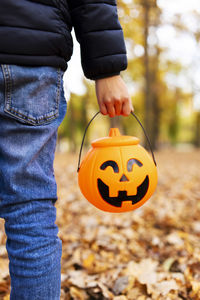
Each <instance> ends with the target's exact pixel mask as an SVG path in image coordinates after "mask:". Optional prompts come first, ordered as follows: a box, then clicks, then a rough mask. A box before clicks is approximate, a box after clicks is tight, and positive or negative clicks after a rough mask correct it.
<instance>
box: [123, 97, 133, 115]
mask: <svg viewBox="0 0 200 300" xmlns="http://www.w3.org/2000/svg"><path fill="white" fill-rule="evenodd" d="M133 110H134V109H133V106H132V103H131V101H130V99H128V100H126V101H124V102H123V105H122V115H123V116H129V115H130V113H131V111H133Z"/></svg>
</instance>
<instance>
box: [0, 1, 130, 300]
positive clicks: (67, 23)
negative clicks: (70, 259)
mask: <svg viewBox="0 0 200 300" xmlns="http://www.w3.org/2000/svg"><path fill="white" fill-rule="evenodd" d="M0 20H1V22H0V40H1V43H0V63H1V68H0V128H1V131H0V132H1V133H0V217H1V218H4V219H5V231H6V235H7V243H6V247H7V251H8V256H9V261H10V263H9V270H10V276H11V296H10V299H11V300H58V299H60V284H61V280H60V274H61V265H60V260H61V251H62V250H61V248H62V245H61V241H60V239H59V238H58V237H57V233H58V228H57V226H56V225H55V220H56V208H55V206H54V204H55V201H56V200H57V188H56V182H55V178H54V171H53V161H54V152H55V146H56V137H57V129H58V126H59V125H60V123H61V122H62V120H63V118H64V116H65V112H66V101H65V99H64V93H63V81H62V80H63V73H64V71H65V70H66V68H67V61H69V60H70V57H71V54H72V38H71V33H70V32H71V29H72V27H74V28H75V33H76V37H77V40H78V41H79V43H80V47H81V60H82V67H83V70H84V73H85V76H86V77H87V78H90V79H92V80H95V85H96V95H97V100H98V103H99V107H100V110H101V113H102V114H104V115H106V114H109V116H110V117H113V116H115V115H125V116H127V115H129V114H130V112H131V110H133V107H132V104H131V100H130V97H129V95H128V92H127V88H126V85H125V83H124V82H123V80H122V79H121V77H120V75H119V74H120V71H121V70H124V69H125V68H126V66H127V59H126V50H125V45H124V39H123V32H122V29H121V26H120V24H119V21H118V16H117V8H116V3H115V0H106V1H103V0H20V1H19V0H18V1H16V0H1V10H0Z"/></svg>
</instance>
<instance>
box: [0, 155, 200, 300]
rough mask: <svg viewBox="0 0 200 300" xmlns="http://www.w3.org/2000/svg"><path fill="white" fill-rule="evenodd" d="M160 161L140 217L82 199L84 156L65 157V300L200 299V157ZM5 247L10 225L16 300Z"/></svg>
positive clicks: (2, 265) (61, 161) (1, 246)
mask: <svg viewBox="0 0 200 300" xmlns="http://www.w3.org/2000/svg"><path fill="white" fill-rule="evenodd" d="M156 158H157V163H158V172H159V183H158V187H157V190H156V193H155V194H154V196H153V197H152V198H151V199H150V200H149V201H148V202H147V203H146V204H145V205H144V206H143V207H141V208H140V209H138V210H136V211H133V212H128V213H122V214H110V213H104V212H101V211H100V210H98V209H96V208H95V207H93V206H92V205H91V204H90V203H89V202H87V200H85V199H84V198H83V197H82V195H81V193H80V191H79V189H78V187H77V175H76V167H77V156H72V155H69V154H57V156H56V162H55V172H56V177H57V182H58V190H59V200H58V201H57V208H58V212H57V224H58V225H59V228H60V233H59V235H60V238H61V239H62V241H63V257H62V291H61V300H65V299H74V300H82V299H83V300H87V299H90V300H92V299H94V300H95V299H99V300H103V299H104V300H106V299H108V300H109V299H113V300H125V299H128V300H129V299H130V300H150V299H156V300H157V299H158V300H162V299H166V300H168V299H175V300H178V299H186V300H190V299H194V300H196V299H200V151H192V152H180V151H162V152H159V153H156ZM5 241H6V238H5V234H4V231H3V221H2V222H1V223H0V299H4V300H5V299H6V300H8V299H9V289H10V288H9V276H8V259H7V254H6V249H5ZM19 300H20V299H19ZM44 300H48V299H44Z"/></svg>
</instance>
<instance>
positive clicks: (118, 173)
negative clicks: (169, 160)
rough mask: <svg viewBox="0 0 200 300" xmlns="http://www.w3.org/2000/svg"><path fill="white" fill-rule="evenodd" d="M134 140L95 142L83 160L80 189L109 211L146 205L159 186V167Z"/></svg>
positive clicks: (93, 202) (94, 202)
mask: <svg viewBox="0 0 200 300" xmlns="http://www.w3.org/2000/svg"><path fill="white" fill-rule="evenodd" d="M138 143H139V140H138V139H137V138H135V137H127V136H119V135H117V136H113V135H111V136H110V137H108V138H103V139H99V140H96V141H94V142H93V143H92V148H91V149H90V151H89V152H88V153H87V155H86V157H85V159H84V160H83V161H82V164H81V167H80V170H79V174H78V176H79V186H80V189H81V191H82V193H83V195H84V196H85V197H86V199H87V200H88V201H90V202H91V203H92V204H93V205H94V206H96V207H97V208H99V209H101V210H103V211H109V212H117V213H118V212H125V211H131V210H134V209H136V208H138V207H140V206H141V205H142V204H144V203H145V202H146V201H147V200H148V199H149V198H150V197H151V195H152V194H153V192H154V191H155V188H156V185H157V168H156V166H155V164H154V162H153V160H152V158H151V157H150V155H149V154H148V152H147V151H146V150H145V149H144V148H143V147H142V146H140V145H139V144H138Z"/></svg>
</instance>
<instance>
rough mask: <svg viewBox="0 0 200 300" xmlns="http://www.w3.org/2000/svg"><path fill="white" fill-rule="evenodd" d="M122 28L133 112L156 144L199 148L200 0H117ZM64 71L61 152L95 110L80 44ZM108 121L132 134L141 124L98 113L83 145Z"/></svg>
mask: <svg viewBox="0 0 200 300" xmlns="http://www.w3.org/2000/svg"><path fill="white" fill-rule="evenodd" d="M118 14H119V18H120V22H121V25H122V27H123V30H124V36H125V42H126V47H127V53H128V69H127V70H126V71H124V72H122V73H121V76H122V77H123V78H124V80H125V82H126V83H127V85H128V89H129V93H130V95H131V98H132V102H133V105H134V108H135V113H136V115H137V116H138V117H139V119H140V120H141V121H142V123H143V124H144V126H145V128H146V129H147V133H148V135H149V137H150V140H151V143H152V146H153V148H154V149H163V148H166V147H167V148H169V147H176V148H178V149H191V148H194V147H200V81H199V78H200V43H199V39H200V26H199V24H200V3H199V0H190V1H188V0H176V1H174V0H118ZM73 37H74V54H73V57H72V60H71V61H70V63H69V68H68V70H67V72H66V73H65V75H64V82H65V83H64V85H65V93H66V99H67V100H68V112H67V115H66V118H65V120H64V122H63V123H62V125H61V127H60V130H59V143H58V150H59V151H66V150H67V151H72V152H74V151H76V150H78V148H79V147H80V143H81V139H82V135H83V131H84V130H83V129H84V128H85V127H86V125H87V123H88V121H89V120H90V119H91V117H92V116H93V115H94V113H95V112H97V111H98V105H97V100H96V96H95V88H94V82H92V81H89V80H87V79H85V78H84V75H83V73H82V69H81V63H80V50H79V45H78V43H77V42H76V39H75V36H74V34H73ZM110 126H118V127H119V128H120V129H121V131H122V132H123V133H124V134H128V135H136V136H138V137H140V139H141V140H142V143H143V144H144V143H145V140H144V137H143V133H142V131H141V128H140V127H139V125H138V124H137V123H136V121H135V120H134V119H133V117H132V116H129V117H116V118H109V117H107V116H102V115H99V116H98V117H97V118H96V120H95V121H94V122H93V125H91V128H90V130H89V133H88V135H87V138H86V144H87V143H88V142H89V141H90V140H92V139H94V138H97V137H101V136H102V135H107V133H108V129H109V127H110Z"/></svg>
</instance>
